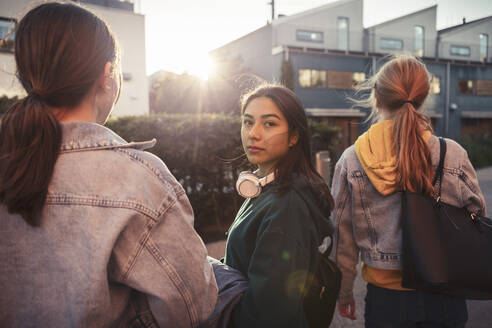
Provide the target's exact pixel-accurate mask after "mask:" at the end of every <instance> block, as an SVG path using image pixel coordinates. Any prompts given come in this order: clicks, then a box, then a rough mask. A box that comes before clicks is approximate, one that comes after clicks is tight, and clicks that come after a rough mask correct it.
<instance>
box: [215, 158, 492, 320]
mask: <svg viewBox="0 0 492 328" xmlns="http://www.w3.org/2000/svg"><path fill="white" fill-rule="evenodd" d="M477 174H478V180H479V183H480V188H481V189H482V193H483V194H484V196H485V201H486V202H487V211H488V212H487V216H488V217H492V167H487V168H483V169H480V170H477ZM207 248H208V250H209V254H210V256H213V257H215V258H221V257H222V256H224V250H225V241H218V242H214V243H210V244H207ZM358 271H359V273H360V266H359V270H358ZM365 294H366V283H365V282H364V281H363V280H362V279H361V277H360V274H358V275H357V278H356V280H355V287H354V296H355V301H356V305H355V309H356V313H355V315H356V317H357V320H354V321H352V320H349V319H345V318H342V317H340V316H339V315H338V313H337V312H336V313H335V317H334V319H333V322H332V324H331V326H330V327H333V328H361V327H364V304H365V302H364V297H365ZM467 305H468V323H467V325H466V328H490V327H492V301H467Z"/></svg>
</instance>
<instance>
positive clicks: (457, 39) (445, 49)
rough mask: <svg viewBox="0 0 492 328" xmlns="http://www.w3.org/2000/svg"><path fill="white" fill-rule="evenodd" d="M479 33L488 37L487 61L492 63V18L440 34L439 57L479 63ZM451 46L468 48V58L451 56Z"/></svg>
mask: <svg viewBox="0 0 492 328" xmlns="http://www.w3.org/2000/svg"><path fill="white" fill-rule="evenodd" d="M480 33H485V34H487V35H488V37H489V38H488V51H487V61H488V62H490V61H492V53H491V52H492V45H491V43H492V18H490V19H487V20H484V21H481V22H477V23H470V24H468V25H463V26H462V27H460V28H455V29H453V30H451V31H449V32H445V33H441V34H440V39H441V41H440V44H439V57H440V58H445V59H455V60H466V61H480V39H479V36H480ZM451 45H458V46H467V47H470V51H471V53H470V56H456V55H451V53H450V47H451Z"/></svg>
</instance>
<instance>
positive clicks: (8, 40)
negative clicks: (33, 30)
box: [0, 17, 15, 51]
mask: <svg viewBox="0 0 492 328" xmlns="http://www.w3.org/2000/svg"><path fill="white" fill-rule="evenodd" d="M14 29H15V20H14V19H9V18H3V17H0V49H2V50H7V51H14V38H15V30H14Z"/></svg>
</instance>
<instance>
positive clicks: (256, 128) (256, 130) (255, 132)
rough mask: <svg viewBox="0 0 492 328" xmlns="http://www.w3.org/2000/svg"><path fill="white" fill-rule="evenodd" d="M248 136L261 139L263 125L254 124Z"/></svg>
mask: <svg viewBox="0 0 492 328" xmlns="http://www.w3.org/2000/svg"><path fill="white" fill-rule="evenodd" d="M248 137H249V138H250V139H260V137H261V125H260V124H254V125H253V126H252V127H251V129H250V130H249V134H248Z"/></svg>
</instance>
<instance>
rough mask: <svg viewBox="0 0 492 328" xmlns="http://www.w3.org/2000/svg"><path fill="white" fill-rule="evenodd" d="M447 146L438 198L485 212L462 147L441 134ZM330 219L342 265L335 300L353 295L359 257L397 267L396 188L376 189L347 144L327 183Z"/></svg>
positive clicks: (435, 142)
mask: <svg viewBox="0 0 492 328" xmlns="http://www.w3.org/2000/svg"><path fill="white" fill-rule="evenodd" d="M445 140H446V143H447V152H446V157H445V161H444V173H443V183H442V193H441V199H442V201H443V202H446V203H448V204H451V205H454V206H458V207H466V208H467V209H468V210H470V211H472V212H475V213H478V214H481V215H485V200H484V197H483V195H482V192H481V190H480V187H479V185H478V180H477V175H476V173H475V170H474V169H473V167H472V165H471V163H470V161H469V159H468V155H467V153H466V151H465V150H464V149H463V148H462V147H461V146H460V145H459V144H457V143H456V142H455V141H453V140H450V139H445ZM429 148H430V151H431V159H432V165H433V167H434V170H435V169H436V167H437V164H438V162H439V149H440V148H439V139H438V138H437V137H435V136H431V138H430V140H429ZM332 193H333V197H334V199H335V210H334V211H333V216H332V219H333V221H334V224H335V234H334V239H333V242H334V244H333V251H332V256H333V257H334V260H335V262H336V263H337V264H338V266H339V267H340V270H341V271H342V288H341V291H340V297H339V301H340V302H341V303H342V304H346V303H349V302H351V301H353V294H352V288H353V283H354V279H355V276H356V265H357V263H358V261H359V254H360V257H361V260H362V261H364V263H366V264H367V265H370V266H371V267H374V268H379V269H397V270H401V262H400V261H401V243H402V241H401V226H400V216H401V197H402V195H401V193H400V192H396V193H393V194H390V195H388V196H383V195H381V194H380V193H379V192H378V191H377V190H376V189H375V188H374V186H373V185H372V184H371V181H370V180H369V178H368V177H367V174H366V173H365V172H364V170H363V168H362V166H361V164H360V162H359V159H358V158H357V155H356V153H355V149H354V146H353V145H352V146H351V147H349V148H347V149H346V150H345V151H344V152H343V154H342V156H341V157H340V159H339V161H338V163H337V164H336V167H335V172H334V176H333V183H332Z"/></svg>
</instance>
